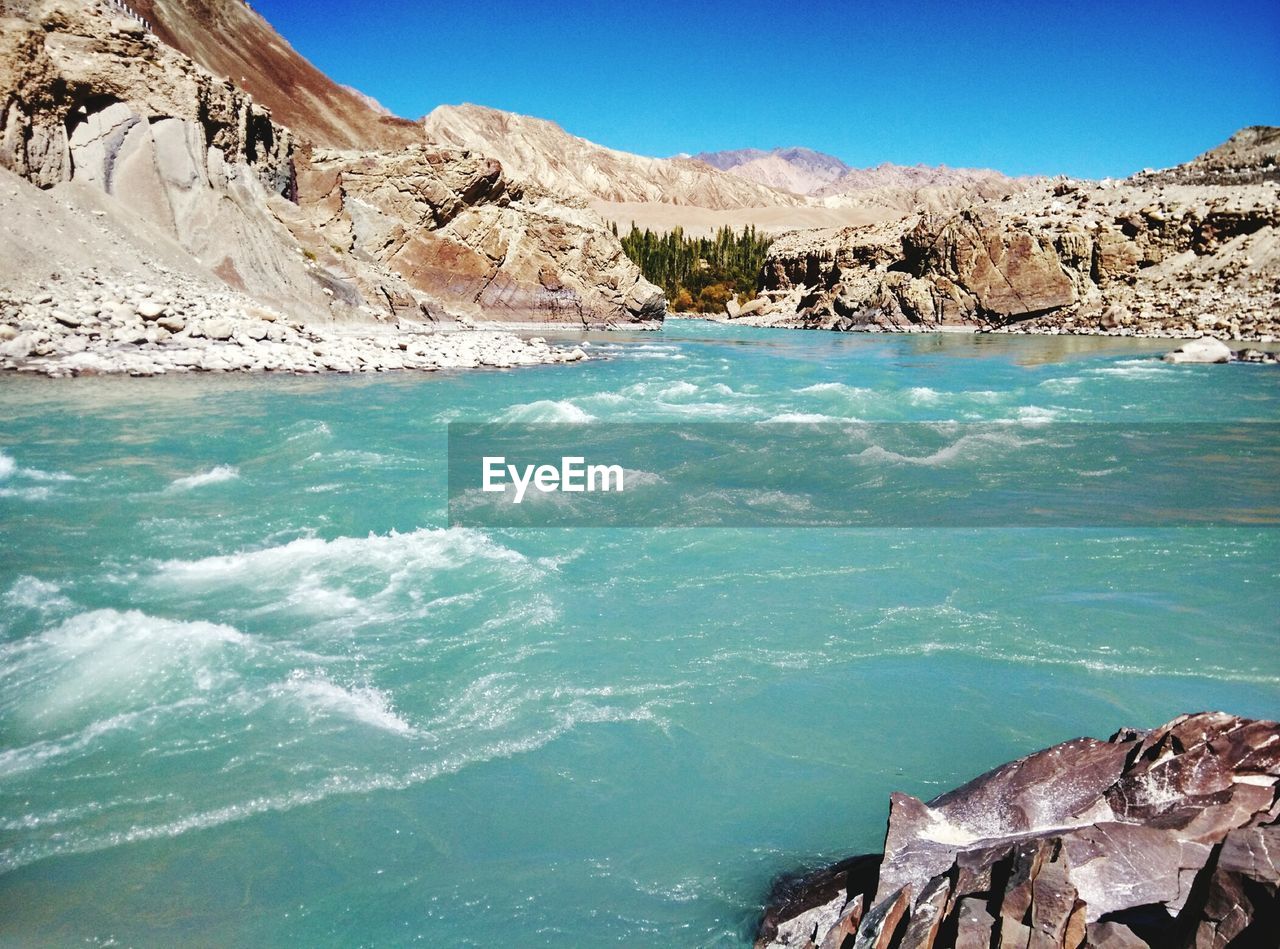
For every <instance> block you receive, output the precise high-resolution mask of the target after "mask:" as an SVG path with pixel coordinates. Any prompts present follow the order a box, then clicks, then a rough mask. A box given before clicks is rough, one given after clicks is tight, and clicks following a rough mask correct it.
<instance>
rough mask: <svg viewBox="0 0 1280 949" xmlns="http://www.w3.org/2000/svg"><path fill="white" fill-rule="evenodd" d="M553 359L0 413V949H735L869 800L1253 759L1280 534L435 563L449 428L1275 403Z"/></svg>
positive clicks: (852, 341) (606, 548)
mask: <svg viewBox="0 0 1280 949" xmlns="http://www.w3.org/2000/svg"><path fill="white" fill-rule="evenodd" d="M586 339H587V341H588V342H589V343H590V346H589V351H590V352H591V353H593V354H594V355H596V356H602V357H607V358H602V359H597V360H593V361H590V362H587V363H585V364H580V365H574V366H559V367H545V368H535V369H524V370H516V371H511V372H472V373H460V374H443V373H442V374H436V375H413V376H408V375H381V376H376V377H348V376H342V377H338V376H332V377H279V376H276V377H271V376H268V377H252V376H235V375H224V376H201V377H186V378H176V377H174V378H159V379H149V380H131V379H111V378H82V379H74V380H61V381H50V380H41V379H33V378H28V377H25V376H21V377H20V376H14V375H9V376H6V377H4V378H0V943H3V944H5V945H21V946H26V945H77V946H83V945H138V946H151V945H155V946H174V945H219V946H260V945H290V946H324V945H343V946H355V945H368V946H395V945H402V944H408V943H418V944H422V945H432V946H495V945H514V946H543V945H547V946H552V945H554V946H580V945H581V946H586V945H606V944H617V945H625V946H747V945H749V944H750V939H751V936H752V927H753V924H754V922H755V919H756V917H757V914H758V913H759V911H760V908H761V905H762V901H763V899H764V897H765V895H766V893H767V891H768V888H769V884H770V881H771V880H772V879H774V878H775V877H776V876H777V875H778V874H780V873H783V872H787V871H793V870H796V869H798V868H801V867H805V866H812V865H816V864H819V863H822V862H824V861H829V860H831V859H834V858H838V857H841V856H845V855H847V854H850V853H854V852H861V851H869V850H878V849H879V847H880V845H881V843H882V836H883V833H884V825H885V818H886V810H887V798H888V795H889V793H890V792H891V791H894V790H903V791H907V792H909V793H912V794H915V795H918V796H921V797H924V798H928V797H932V796H934V795H936V794H938V793H940V792H941V791H943V790H946V789H949V788H951V787H953V786H955V785H957V784H960V783H962V782H964V781H966V780H968V779H969V778H971V777H973V776H975V775H976V774H978V773H979V772H981V771H984V770H986V769H987V768H989V767H992V766H994V765H996V764H998V763H1000V762H1003V761H1006V760H1009V759H1011V758H1014V757H1017V756H1019V755H1021V754H1025V753H1028V752H1030V751H1033V750H1035V749H1038V748H1040V747H1043V746H1045V745H1047V744H1051V743H1053V742H1056V741H1060V740H1065V739H1067V738H1071V737H1074V736H1077V735H1081V734H1092V735H1100V736H1106V735H1108V734H1110V733H1111V732H1112V731H1114V730H1115V729H1116V728H1118V727H1120V726H1123V725H1136V726H1152V725H1155V724H1158V723H1160V722H1162V721H1164V720H1166V719H1168V718H1171V717H1173V716H1174V715H1175V714H1177V713H1180V712H1183V711H1189V710H1196V709H1204V708H1220V709H1225V710H1227V711H1230V712H1235V713H1238V714H1242V715H1250V716H1265V717H1272V718H1274V717H1276V716H1277V715H1280V652H1278V651H1277V645H1278V641H1280V621H1278V618H1280V609H1278V607H1280V597H1278V596H1277V592H1278V591H1280V584H1278V583H1277V573H1278V572H1280V531H1277V530H1275V529H1269V528H1256V527H1255V528H1243V527H1212V528H1207V527H1206V528H1202V527H1193V528H1167V527H1166V528H1141V529H1124V530H1118V529H1099V528H1091V529H1080V528H1074V529H1068V528H1061V529H995V528H991V529H981V530H975V529H887V528H877V529H842V530H835V529H781V528H774V529H759V528H756V529H746V528H742V529H738V528H735V529H715V528H701V529H693V528H662V529H658V528H650V529H617V528H614V529H601V528H578V529H550V528H543V529H506V530H475V529H461V528H455V529H449V528H447V527H446V526H445V525H446V515H445V503H446V492H445V487H446V486H445V471H446V464H445V462H446V459H445V457H444V449H445V436H446V428H445V426H446V424H447V423H448V422H450V421H453V420H459V421H461V420H474V421H488V420H495V419H496V420H520V421H584V420H590V419H600V420H610V421H633V420H634V421H640V420H644V421H673V422H684V421H689V422H693V421H735V422H753V421H760V422H765V421H769V420H791V421H803V420H807V419H828V420H829V419H860V420H870V421H902V420H915V421H919V420H941V419H955V420H1006V419H1013V420H1020V421H1041V420H1055V421H1064V422H1067V421H1108V422H1138V421H1201V422H1211V423H1218V422H1224V421H1246V420H1251V421H1263V422H1277V421H1280V372H1277V371H1276V370H1275V369H1274V368H1272V367H1260V366H1247V365H1240V366H1168V365H1165V364H1163V363H1161V362H1160V361H1159V360H1158V359H1156V358H1155V354H1157V353H1158V352H1160V351H1163V350H1164V349H1166V348H1168V344H1167V343H1166V344H1160V343H1144V342H1141V341H1134V340H1101V339H1094V340H1089V339H1083V340H1081V339H1067V338H1059V337H999V336H982V337H974V336H955V335H947V336H934V335H918V336H879V335H836V334H825V333H803V332H788V331H769V330H742V329H731V328H726V327H722V326H717V325H713V324H705V323H699V322H673V323H671V324H670V325H669V326H668V327H667V329H666V330H664V331H663V332H661V333H657V334H637V335H634V336H629V335H625V334H598V335H591V336H588V337H586ZM1121 462H1123V459H1121ZM939 463H940V464H945V463H947V460H946V459H945V458H941V459H940V460H939Z"/></svg>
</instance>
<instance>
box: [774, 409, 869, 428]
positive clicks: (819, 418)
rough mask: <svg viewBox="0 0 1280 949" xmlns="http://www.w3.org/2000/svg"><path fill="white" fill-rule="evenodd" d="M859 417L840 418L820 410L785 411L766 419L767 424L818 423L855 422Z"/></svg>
mask: <svg viewBox="0 0 1280 949" xmlns="http://www.w3.org/2000/svg"><path fill="white" fill-rule="evenodd" d="M854 421H857V419H852V418H838V417H836V416H834V415H823V414H822V413H820V412H783V413H782V414H781V415H773V416H770V417H769V418H767V419H765V420H764V423H763V424H765V425H768V424H771V423H774V422H777V423H779V424H782V423H792V424H796V425H805V424H811V423H812V424H817V423H819V422H854Z"/></svg>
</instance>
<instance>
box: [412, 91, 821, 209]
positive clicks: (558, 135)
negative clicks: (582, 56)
mask: <svg viewBox="0 0 1280 949" xmlns="http://www.w3.org/2000/svg"><path fill="white" fill-rule="evenodd" d="M424 126H425V132H426V137H427V140H428V141H430V142H434V143H435V144H437V145H440V146H442V147H446V148H465V149H471V150H474V151H477V152H479V153H481V154H483V155H488V156H489V157H491V158H496V159H497V160H498V161H499V162H501V163H502V167H503V168H504V169H506V170H507V172H508V173H509V174H513V175H516V176H518V177H521V178H524V179H526V180H529V181H532V182H533V183H535V184H537V185H539V186H540V187H542V188H545V189H546V190H548V191H551V192H554V193H558V194H569V195H577V196H581V197H585V198H596V199H599V200H602V201H610V202H623V201H630V202H643V203H649V202H652V203H660V204H675V205H690V206H693V207H699V208H708V209H711V210H718V209H727V208H757V207H780V206H794V205H798V204H802V203H803V202H802V200H801V199H800V198H798V197H796V196H794V195H790V194H783V193H781V192H779V191H775V190H774V189H772V188H767V187H765V186H763V185H760V184H756V183H755V182H751V181H745V180H743V179H741V178H737V177H735V176H733V175H730V174H726V173H725V172H723V171H720V170H718V169H716V168H712V167H711V166H709V165H707V164H705V163H704V162H701V161H697V160H695V159H692V158H646V157H644V156H642V155H633V154H630V153H629V152H622V151H617V150H616V149H612V148H605V147H604V146H602V145H597V144H595V143H594V142H589V141H587V140H586V139H585V138H579V137H578V136H576V135H570V134H569V133H568V132H566V131H565V130H564V129H562V128H561V127H560V126H559V125H556V124H555V123H554V122H549V121H547V120H546V119H537V118H532V117H530V116H527V115H516V114H515V113H512V112H502V111H499V110H497V109H488V108H484V107H483V106H478V105H456V106H454V105H442V106H440V107H438V108H437V109H435V110H434V111H432V112H431V114H430V115H428V116H427V117H426V119H425V120H424Z"/></svg>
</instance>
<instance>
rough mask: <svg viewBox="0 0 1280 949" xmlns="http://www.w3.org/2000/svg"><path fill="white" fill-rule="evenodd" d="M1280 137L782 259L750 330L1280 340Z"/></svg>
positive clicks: (977, 206) (816, 235)
mask: <svg viewBox="0 0 1280 949" xmlns="http://www.w3.org/2000/svg"><path fill="white" fill-rule="evenodd" d="M1277 153H1280V142H1278V141H1277V136H1276V135H1273V134H1271V132H1269V131H1268V130H1257V129H1255V130H1248V131H1247V132H1246V133H1242V136H1237V139H1233V144H1231V145H1230V146H1229V147H1228V146H1224V147H1223V149H1218V150H1215V151H1214V152H1211V153H1209V155H1207V156H1203V157H1202V158H1200V159H1197V160H1196V161H1195V162H1192V163H1189V164H1188V165H1185V166H1180V168H1178V169H1170V170H1169V171H1167V172H1161V173H1149V174H1142V175H1138V176H1135V177H1134V178H1132V179H1128V180H1126V181H1123V182H1085V181H1067V180H1059V181H1056V182H1049V183H1045V184H1043V185H1040V186H1037V187H1033V188H1030V189H1027V190H1025V191H1022V192H1020V193H1017V194H1011V195H1007V196H1005V197H1003V198H1002V199H1000V200H997V201H984V202H977V203H974V204H972V205H971V206H970V207H967V208H963V209H961V210H959V211H956V212H951V213H929V212H924V213H919V214H915V215H910V216H907V217H905V218H903V219H902V220H900V221H896V222H888V223H881V224H876V225H870V226H865V227H859V228H846V229H843V230H839V231H825V232H822V231H819V232H812V231H811V232H796V233H793V234H790V235H786V236H784V237H782V238H780V239H779V240H778V241H777V242H776V243H775V244H774V246H773V248H772V251H771V254H770V259H769V261H768V262H767V264H766V267H765V270H764V273H763V274H762V278H761V282H762V286H763V288H764V294H763V295H762V297H761V299H760V300H759V301H757V302H756V303H755V304H754V305H749V306H748V308H746V309H745V310H744V311H743V312H742V315H743V316H746V317H748V318H750V319H751V320H752V321H753V322H758V323H763V324H766V325H787V326H802V327H809V328H823V329H894V330H901V329H931V328H945V327H948V326H965V327H976V328H985V329H999V328H1014V329H1024V330H1035V331H1050V332H1054V331H1056V332H1115V333H1149V334H1156V335H1188V334H1193V333H1196V332H1198V331H1209V330H1212V331H1214V332H1218V333H1221V334H1227V335H1231V336H1234V337H1236V338H1246V339H1258V338H1262V339H1266V338H1268V337H1274V336H1275V335H1277V334H1278V333H1280V308H1278V306H1277V305H1278V304H1280V236H1278V232H1277V228H1278V227H1280V181H1276V180H1274V175H1273V169H1274V167H1275V162H1276V155H1277Z"/></svg>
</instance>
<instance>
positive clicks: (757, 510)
mask: <svg viewBox="0 0 1280 949" xmlns="http://www.w3.org/2000/svg"><path fill="white" fill-rule="evenodd" d="M449 521H450V523H451V524H453V525H457V526H470V527H592V526H600V527H778V526H791V527H1173V526H1226V525H1236V526H1275V525H1277V524H1280V425H1275V424H1261V423H1259V424H1253V423H1232V424H1222V425H1214V424H1201V423H1181V424H1179V423H1163V424H1143V425H1129V424H1111V423H1106V424H1095V423H1080V424H1043V423H1041V424H1004V423H991V422H983V423H952V422H945V423H932V422H920V423H873V424H862V423H848V424H844V423H818V424H792V423H742V422H734V423H708V424H692V425H690V424H669V423H662V424H658V423H652V424H651V423H638V424H628V423H600V422H593V423H584V424H558V423H557V424H521V425H515V424H509V425H501V424H467V423H454V424H451V425H450V426H449Z"/></svg>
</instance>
